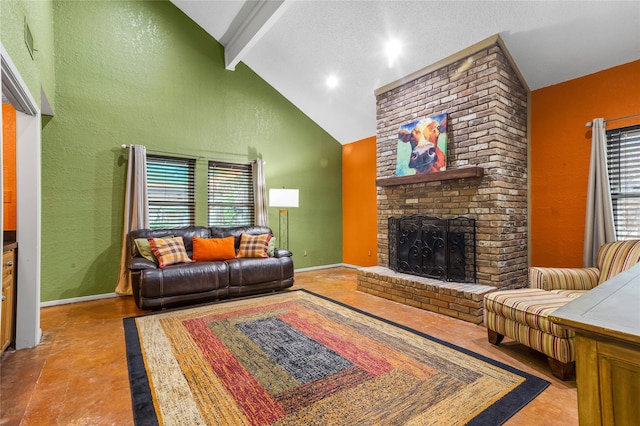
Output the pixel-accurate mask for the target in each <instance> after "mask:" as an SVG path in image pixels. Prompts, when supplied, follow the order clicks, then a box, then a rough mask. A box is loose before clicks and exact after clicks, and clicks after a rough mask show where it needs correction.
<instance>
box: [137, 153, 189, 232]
mask: <svg viewBox="0 0 640 426" xmlns="http://www.w3.org/2000/svg"><path fill="white" fill-rule="evenodd" d="M194 171H195V160H190V159H183V158H173V157H162V156H155V155H147V191H148V196H149V227H150V228H175V227H179V226H189V225H193V224H194V223H195V204H196V203H195V195H194V194H195V191H194V188H195V184H194Z"/></svg>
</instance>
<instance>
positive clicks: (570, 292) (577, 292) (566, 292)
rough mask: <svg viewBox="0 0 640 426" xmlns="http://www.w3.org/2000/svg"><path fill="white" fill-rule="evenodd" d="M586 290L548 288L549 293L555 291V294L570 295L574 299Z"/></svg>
mask: <svg viewBox="0 0 640 426" xmlns="http://www.w3.org/2000/svg"><path fill="white" fill-rule="evenodd" d="M587 291H588V290H550V292H551V293H555V294H559V295H562V296H566V297H570V298H572V299H575V298H577V297H580V296H582V295H583V294H585V293H586V292H587Z"/></svg>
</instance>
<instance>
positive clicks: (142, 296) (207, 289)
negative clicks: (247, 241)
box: [128, 226, 293, 309]
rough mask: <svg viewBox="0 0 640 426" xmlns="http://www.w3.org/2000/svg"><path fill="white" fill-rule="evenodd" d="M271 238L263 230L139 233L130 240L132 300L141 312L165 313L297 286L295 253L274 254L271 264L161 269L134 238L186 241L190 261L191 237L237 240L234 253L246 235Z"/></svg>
mask: <svg viewBox="0 0 640 426" xmlns="http://www.w3.org/2000/svg"><path fill="white" fill-rule="evenodd" d="M243 233H246V234H249V235H259V234H266V233H271V229H270V228H268V227H264V226H249V227H233V228H217V227H211V228H207V227H203V226H189V227H184V228H166V229H139V230H136V231H132V232H130V233H129V235H128V245H129V247H128V249H129V253H130V257H129V271H130V273H131V286H132V288H133V298H134V300H135V302H136V305H137V306H138V308H140V309H162V308H170V307H175V306H182V305H187V304H194V303H201V302H207V301H212V300H218V299H225V298H229V297H238V296H246V295H252V294H258V293H264V292H269V291H276V290H282V289H285V288H288V287H291V286H292V285H293V260H292V259H291V252H289V251H288V250H284V249H278V248H276V249H275V250H274V253H273V256H272V257H268V258H236V259H230V260H225V261H216V262H193V263H181V264H177V265H169V266H166V267H165V268H162V269H161V268H159V267H158V265H157V264H156V263H154V262H152V261H150V260H148V259H146V258H144V257H143V256H142V255H141V254H140V253H139V251H138V248H137V246H136V244H135V239H136V238H161V237H164V236H167V235H173V236H176V237H178V236H179V237H182V238H183V240H184V245H185V249H186V250H187V254H188V255H189V257H192V250H193V244H192V240H193V237H199V238H223V237H228V236H232V235H233V236H234V237H235V248H236V250H237V249H238V247H239V245H240V236H241V235H242V234H243Z"/></svg>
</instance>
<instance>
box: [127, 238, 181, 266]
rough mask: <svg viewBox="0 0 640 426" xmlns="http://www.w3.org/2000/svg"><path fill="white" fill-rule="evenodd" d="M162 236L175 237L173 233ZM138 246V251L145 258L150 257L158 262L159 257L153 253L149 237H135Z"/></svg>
mask: <svg viewBox="0 0 640 426" xmlns="http://www.w3.org/2000/svg"><path fill="white" fill-rule="evenodd" d="M160 238H173V235H165V236H163V237H160ZM135 243H136V247H137V248H138V253H140V255H141V256H142V257H144V258H145V259H149V260H150V261H152V262H153V263H155V264H157V263H158V259H156V257H155V256H154V255H153V251H151V246H150V245H149V240H148V238H136V239H135Z"/></svg>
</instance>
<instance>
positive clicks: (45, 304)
mask: <svg viewBox="0 0 640 426" xmlns="http://www.w3.org/2000/svg"><path fill="white" fill-rule="evenodd" d="M340 267H345V268H351V269H358V268H361V266H357V265H351V264H348V263H334V264H331V265H320V266H311V267H309V268H300V269H295V270H294V272H306V271H317V270H320V269H331V268H340ZM120 296H123V295H122V294H118V293H104V294H95V295H93V296H82V297H71V298H69V299H60V300H49V301H47V302H40V307H41V308H47V307H49V306H59V305H68V304H70V303H79V302H90V301H92V300H100V299H109V298H112V297H120Z"/></svg>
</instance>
